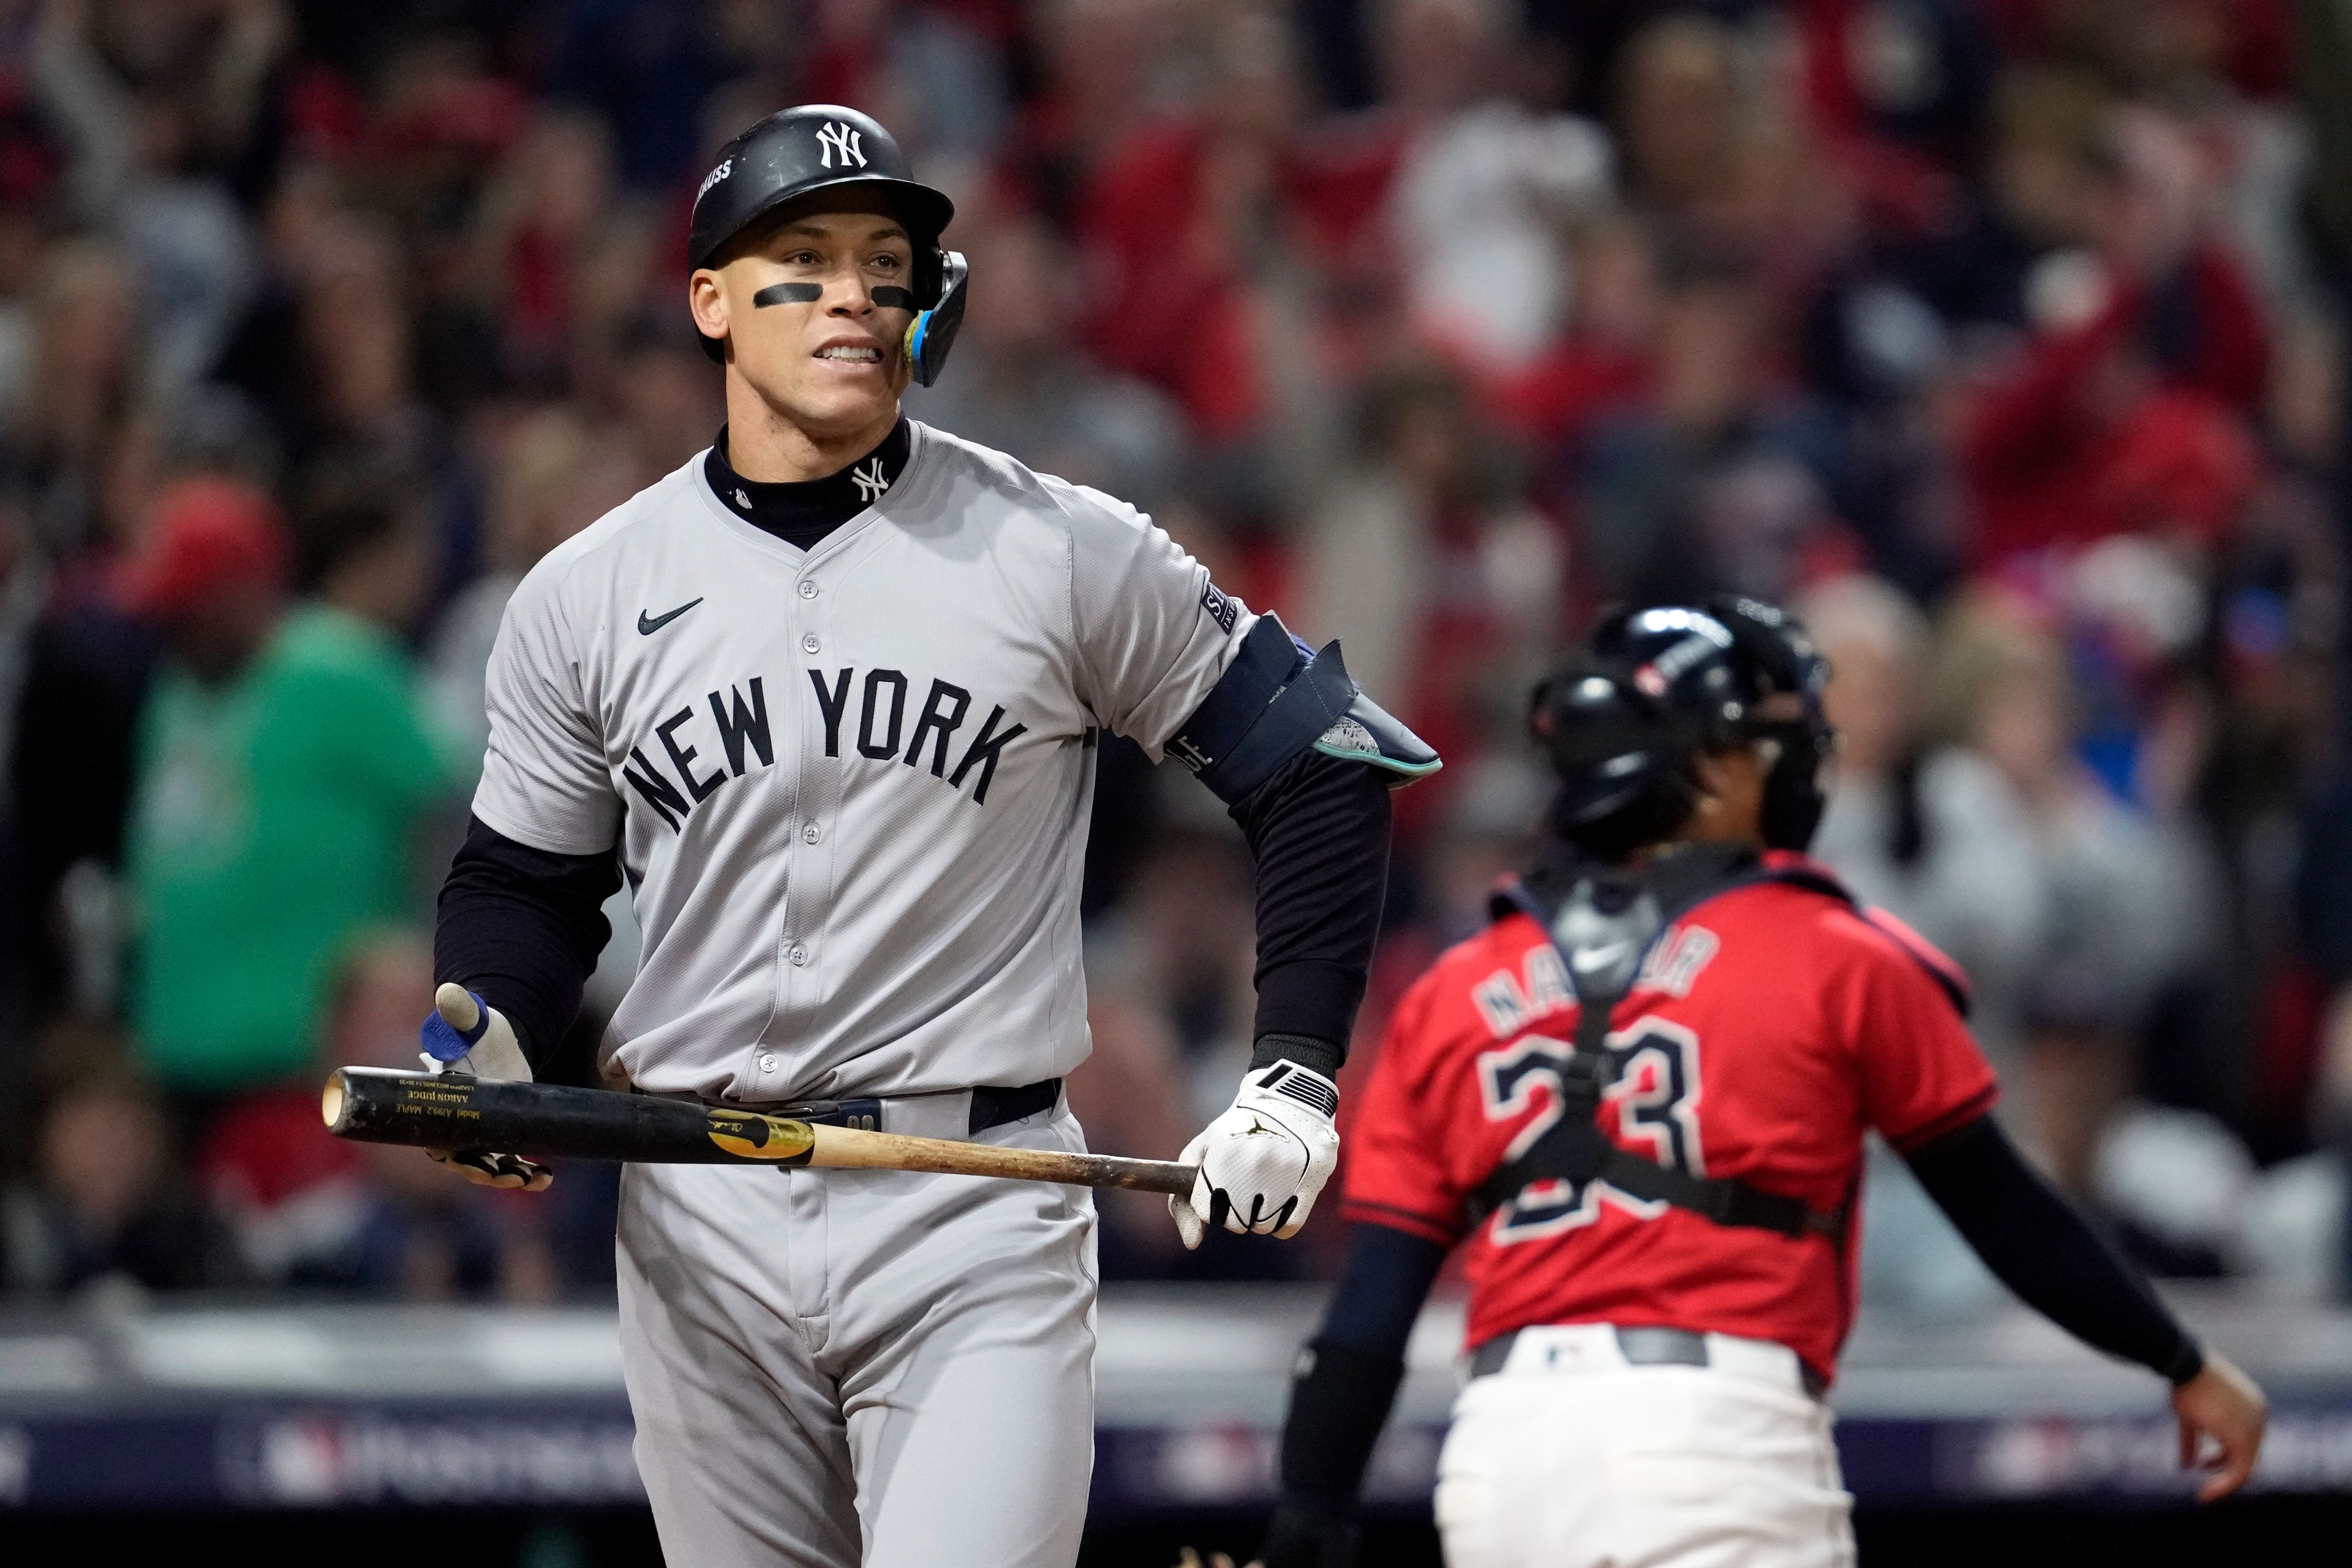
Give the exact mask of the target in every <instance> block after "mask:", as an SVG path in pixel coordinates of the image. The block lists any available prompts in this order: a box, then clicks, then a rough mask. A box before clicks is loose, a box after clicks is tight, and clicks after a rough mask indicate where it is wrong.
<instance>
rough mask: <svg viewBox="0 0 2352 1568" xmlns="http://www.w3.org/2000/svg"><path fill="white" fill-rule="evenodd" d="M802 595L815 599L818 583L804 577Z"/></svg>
mask: <svg viewBox="0 0 2352 1568" xmlns="http://www.w3.org/2000/svg"><path fill="white" fill-rule="evenodd" d="M801 597H802V598H803V599H814V598H815V597H816V584H815V583H814V581H812V580H811V579H809V578H806V577H803V578H802V579H801Z"/></svg>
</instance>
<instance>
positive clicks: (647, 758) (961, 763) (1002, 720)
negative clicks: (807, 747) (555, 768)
mask: <svg viewBox="0 0 2352 1568" xmlns="http://www.w3.org/2000/svg"><path fill="white" fill-rule="evenodd" d="M803 673H804V674H805V675H806V676H807V677H808V681H809V685H810V686H811V687H812V688H813V689H814V700H815V702H816V705H817V711H818V712H819V713H820V714H821V715H822V716H823V717H824V754H825V755H826V756H828V757H842V756H845V755H854V756H857V757H861V758H863V759H865V760H866V762H868V763H875V764H877V765H880V766H886V767H904V768H908V769H911V770H914V771H917V772H928V773H929V775H930V776H931V777H933V778H935V779H938V780H940V782H941V783H942V784H945V785H946V787H948V788H950V789H952V790H956V791H959V792H964V793H965V795H966V798H967V799H969V800H971V803H972V804H973V805H986V804H987V803H988V786H989V784H991V783H992V781H993V780H994V779H995V777H996V763H997V759H998V758H999V757H1000V756H1001V755H1002V754H1003V751H1004V748H1005V746H1006V745H1008V744H1009V743H1010V742H1012V741H1013V740H1014V739H1015V738H1016V737H1018V736H1021V735H1024V734H1026V733H1027V732H1028V729H1029V727H1028V726H1027V725H1026V724H1022V723H1018V722H1009V721H1007V717H1006V714H1005V710H1004V705H1003V703H1001V702H998V703H991V704H990V706H989V710H988V716H987V717H986V718H985V719H983V720H981V721H979V723H978V724H977V725H973V724H971V723H970V722H968V721H969V719H970V717H971V713H972V711H973V708H974V698H973V695H972V693H971V691H970V690H969V689H966V688H964V687H961V686H959V685H957V684H956V683H955V682H953V681H951V680H944V679H940V678H938V677H936V676H934V677H929V678H928V679H929V689H928V690H927V691H926V692H925V693H924V695H923V697H922V699H921V700H920V701H919V702H917V701H915V700H914V698H913V692H914V689H915V686H916V684H917V681H918V680H920V679H925V678H922V677H916V678H914V679H909V677H908V675H907V673H906V672H905V671H903V670H897V669H864V670H861V669H858V668H854V667H851V666H842V667H839V668H834V669H829V670H826V669H809V670H805V671H803ZM706 710H707V712H708V720H707V721H706V719H705V712H706ZM649 743H650V745H651V747H652V749H653V750H654V751H655V752H658V753H659V754H661V755H662V756H665V757H667V759H668V762H669V767H668V768H667V770H665V769H664V768H663V767H661V766H660V765H659V764H658V763H656V762H655V761H654V760H653V757H652V755H650V754H648V750H647V745H648V742H639V743H638V744H636V745H634V746H632V747H631V748H630V749H629V761H628V763H625V764H624V766H623V768H622V770H621V776H622V777H623V778H624V779H625V780H626V781H627V782H628V784H629V786H630V787H631V788H632V789H634V790H635V791H636V793H637V794H638V795H640V796H642V797H643V798H644V800H645V802H646V805H649V806H651V807H652V808H653V809H654V811H655V812H656V814H657V815H658V816H660V817H661V820H662V821H663V822H664V823H666V824H667V825H668V826H669V828H670V830H671V831H672V832H673V833H675V832H677V831H679V830H680V828H681V825H682V824H683V823H684V821H685V819H686V818H687V817H688V816H692V815H693V812H694V808H695V807H697V806H698V805H701V804H702V803H703V802H704V801H706V800H708V799H709V798H710V797H711V796H712V795H716V794H718V793H719V790H720V788H722V787H723V786H724V785H725V784H728V782H729V781H730V780H732V779H740V778H741V777H742V776H743V774H744V773H746V772H747V771H749V770H751V768H752V767H754V766H756V767H760V768H768V767H773V766H774V765H775V761H776V750H775V741H774V737H773V733H772V730H771V728H770V723H769V717H768V686H767V681H766V679H765V678H764V677H762V676H757V675H754V676H751V677H749V678H748V679H743V680H741V681H737V682H730V684H729V686H728V687H727V689H726V690H725V691H724V692H720V691H717V690H713V691H711V692H709V693H708V694H707V695H706V697H705V699H704V701H703V703H701V704H696V703H687V704H684V705H683V706H681V707H680V708H679V709H678V710H677V711H676V712H674V713H672V714H670V715H668V716H667V718H665V719H663V720H662V721H660V722H659V723H657V724H656V725H655V726H654V727H653V733H652V735H651V736H650V737H649Z"/></svg>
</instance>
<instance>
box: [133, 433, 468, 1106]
mask: <svg viewBox="0 0 2352 1568" xmlns="http://www.w3.org/2000/svg"><path fill="white" fill-rule="evenodd" d="M371 517H372V518H373V521H371ZM400 529H401V519H400V517H399V514H398V513H397V512H396V510H394V509H391V508H380V509H378V510H377V511H376V512H375V513H373V514H370V515H368V516H359V515H356V514H351V513H346V514H343V515H340V516H331V517H330V518H328V519H327V530H326V532H327V545H328V548H327V549H326V551H325V552H324V554H323V557H322V558H321V559H320V560H319V562H318V563H317V567H316V575H317V577H318V585H319V597H318V598H317V599H316V600H314V601H311V602H309V603H305V604H302V605H298V606H295V607H292V608H290V609H289V606H288V602H287V599H286V595H285V591H284V586H283V584H284V581H285V574H286V563H287V554H288V551H287V542H286V538H285V534H284V532H283V531H282V530H281V528H280V526H279V524H278V518H277V513H276V509H275V508H274V507H273V506H272V505H271V504H270V502H269V500H268V498H267V497H265V496H263V495H262V494H261V493H260V492H258V491H257V490H254V489H250V488H249V487H247V486H245V485H243V484H241V483H238V482H237V481H235V480H230V479H216V478H214V479H192V480H186V481H183V482H182V483H180V484H179V485H177V486H175V487H173V489H171V490H169V491H167V492H166V494H165V495H164V496H163V499H162V500H160V501H159V503H158V508H157V518H156V521H155V524H154V526H153V528H152V531H151V535H150V538H149V540H148V542H147V544H146V546H145V547H144V548H143V549H142V552H140V554H139V556H138V557H137V558H136V559H134V560H133V562H132V563H131V565H130V567H129V569H128V571H127V574H126V584H125V593H126V597H127V598H128V599H129V600H130V602H131V603H132V604H133V605H135V606H136V607H137V608H138V610H139V611H140V612H141V613H142V614H145V615H147V616H152V617H153V619H154V620H155V621H156V622H157V624H158V625H160V626H162V627H163V631H164V635H165V637H166V639H167V641H168V644H169V647H170V650H171V657H170V658H169V659H168V661H167V663H166V665H165V667H164V668H163V672H162V674H161V675H160V677H159V678H158V679H157V681H156V683H155V686H154V689H153V690H152V694H151V695H150V697H149V698H148V700H147V706H146V709H145V710H144V712H143V713H142V718H141V733H140V757H139V768H138V777H137V780H136V783H135V785H134V788H133V794H132V802H131V834H130V839H131V847H130V856H129V864H130V880H131V890H132V894H133V897H134V900H135V903H136V907H137V912H138V919H139V933H140V934H139V940H138V942H137V945H136V950H135V953H134V964H133V974H132V980H131V1015H132V1022H133V1023H134V1025H135V1026H136V1028H137V1032H138V1035H139V1038H140V1042H141V1046H142V1049H143V1051H144V1053H145V1055H146V1059H147V1062H148V1064H149V1066H150V1068H152V1071H153V1072H154V1073H155V1075H156V1077H157V1078H158V1079H160V1080H161V1081H162V1082H163V1085H164V1086H165V1087H166V1088H167V1089H171V1090H172V1091H173V1092H174V1093H175V1094H177V1095H179V1096H181V1097H190V1096H194V1097H208V1096H212V1095H218V1094H225V1093H229V1092H234V1091H236V1090H237V1089H244V1088H247V1087H250V1086H254V1085H257V1084H263V1083H268V1082H270V1081H272V1080H278V1079H285V1078H288V1077H289V1076H292V1075H295V1074H299V1073H302V1072H306V1071H308V1070H309V1069H310V1065H311V1064H310V1026H311V1023H312V1021H313V1020H314V1019H315V1018H316V1017H317V1016H318V1014H319V1007H320V1000H321V994H322V990H323V988H324V986H325V984H326V982H327V979H328V974H329V971H330V969H331V965H332V963H333V962H334V959H335V955H336V954H337V952H339V951H341V948H342V946H343V945H344V943H345V942H346V941H347V940H348V939H349V938H350V937H351V935H352V932H353V931H357V930H358V929H360V928H362V927H363V926H367V925H371V924H374V923H378V922H383V921H394V920H397V919H399V918H400V917H402V916H403V915H404V914H407V913H410V912H411V911H412V909H413V906H414V905H415V902H416V901H417V900H416V895H415V887H416V884H415V879H414V878H413V877H412V869H413V868H414V865H415V849H416V845H417V829H418V828H419V826H420V824H421V822H422V821H423V819H424V818H425V816H426V814H427V813H428V812H429V811H430V809H431V808H433V807H434V806H436V805H440V804H442V803H444V802H446V800H448V799H449V798H450V797H451V796H452V795H453V794H454V793H455V791H456V790H457V787H458V779H459V773H458V767H457V758H456V756H455V754H454V748H453V747H452V745H451V744H450V743H449V742H447V741H446V739H444V738H443V737H442V736H440V735H439V734H437V733H436V732H435V731H434V730H433V729H432V728H431V727H430V725H429V723H428V721H427V720H426V717H425V709H424V708H423V706H422V705H421V704H420V702H419V701H418V700H417V698H416V696H415V692H414V690H413V689H412V686H413V683H412V677H411V671H410V668H409V663H408V659H407V656H406V655H405V653H404V651H403V650H402V648H401V647H400V645H399V644H398V643H397V642H396V641H395V640H394V637H393V636H392V635H391V633H390V632H389V631H388V630H387V629H386V626H385V625H384V622H385V620H386V619H388V618H390V617H392V616H394V615H396V614H397V612H398V608H399V606H400V604H401V603H402V598H403V594H404V588H403V585H402V584H403V583H404V582H405V581H406V580H407V579H409V578H415V579H417V580H418V581H417V592H418V593H421V588H422V584H421V575H422V569H421V566H420V565H419V561H420V560H421V556H420V554H419V552H418V550H417V547H416V545H415V541H414V540H413V539H410V538H407V537H406V536H404V534H403V533H402V532H401V531H400ZM314 543H315V542H314ZM414 598H415V595H409V607H410V609H411V611H412V612H413V609H414Z"/></svg>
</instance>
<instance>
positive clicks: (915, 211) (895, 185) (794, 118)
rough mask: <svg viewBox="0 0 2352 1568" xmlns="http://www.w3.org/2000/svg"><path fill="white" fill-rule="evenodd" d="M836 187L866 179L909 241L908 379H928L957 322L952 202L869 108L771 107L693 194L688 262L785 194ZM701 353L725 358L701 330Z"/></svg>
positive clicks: (700, 261)
mask: <svg viewBox="0 0 2352 1568" xmlns="http://www.w3.org/2000/svg"><path fill="white" fill-rule="evenodd" d="M841 185H869V186H872V187H874V188H875V190H876V193H877V195H880V196H881V197H882V198H883V200H884V201H885V202H887V204H888V205H889V207H890V209H891V210H892V211H893V212H895V213H896V214H897V215H898V219H899V221H900V222H901V223H903V224H905V225H906V226H907V235H908V238H910V239H911V240H913V241H914V248H915V265H914V277H913V279H912V280H911V281H912V282H913V284H914V289H913V293H914V297H915V310H916V315H915V320H914V321H913V322H912V323H911V324H909V325H908V329H907V342H906V348H907V358H908V363H909V364H910V365H911V366H912V368H913V370H914V375H915V379H916V380H917V381H919V382H920V383H921V384H923V385H925V386H929V385H930V384H931V383H932V382H934V381H936V380H937V379H938V378H939V374H940V367H941V366H942V365H944V364H945V363H947V356H948V349H949V346H950V344H951V343H953V342H954V341H955V332H956V329H957V328H958V327H959V326H961V325H962V323H963V301H964V278H965V268H964V259H963V257H962V256H961V254H960V253H958V252H956V251H951V250H947V249H944V248H942V247H940V231H941V230H943V229H945V228H946V227H947V226H948V221H949V220H950V218H952V217H954V216H955V204H954V203H953V202H951V201H950V200H948V198H947V196H946V195H945V194H944V193H942V192H940V191H937V190H934V189H932V188H931V187H930V186H929V185H927V184H923V183H922V182H921V181H919V180H918V179H916V178H915V176H914V171H913V169H912V168H911V167H910V166H909V165H908V162H907V155H906V154H905V153H902V152H900V151H899V150H898V142H897V141H896V140H895V139H893V138H892V136H891V134H890V132H887V131H886V130H884V129H883V128H882V125H881V122H880V121H877V120H875V119H873V118H872V117H871V116H869V115H865V114H860V113H859V112H858V111H857V110H854V109H844V108H842V107H840V106H839V105H837V104H830V103H806V104H802V105H801V106H800V107H798V108H796V109H786V110H779V111H777V112H776V113H774V114H771V115H769V116H768V117H767V118H766V119H765V120H762V121H760V122H759V123H757V124H755V125H753V126H752V127H751V129H749V130H748V131H745V132H742V133H741V134H740V135H738V136H737V137H736V138H735V139H734V140H733V141H732V142H728V143H727V145H726V146H724V147H722V148H720V149H719V161H718V162H717V163H714V164H712V165H711V169H710V172H709V174H705V175H703V177H702V185H701V188H700V189H698V191H696V193H695V196H694V219H693V224H692V227H691V229H690V231H689V233H688V238H687V250H686V258H687V265H688V267H689V268H698V267H709V266H710V265H711V264H712V262H713V260H714V258H717V257H718V256H719V252H720V251H722V250H723V249H725V248H726V246H727V242H728V241H730V240H731V239H733V238H734V237H736V236H737V235H740V234H741V233H743V232H744V231H745V230H746V229H748V228H750V227H751V226H752V225H753V224H754V223H756V222H758V221H759V220H760V219H761V218H764V217H767V216H769V215H771V214H772V213H774V212H776V211H777V209H779V208H780V207H782V206H783V205H784V204H786V203H787V202H791V201H793V200H794V199H796V198H798V197H801V196H804V195H808V194H809V193H811V192H812V191H822V190H830V189H833V188H835V187H836V186H841ZM702 351H703V353H707V354H709V356H710V357H711V358H712V359H714V360H723V359H724V358H725V357H726V351H725V349H724V347H723V346H722V343H721V340H719V339H717V338H709V337H706V338H704V339H703V340H702Z"/></svg>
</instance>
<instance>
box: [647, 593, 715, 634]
mask: <svg viewBox="0 0 2352 1568" xmlns="http://www.w3.org/2000/svg"><path fill="white" fill-rule="evenodd" d="M700 603H702V601H701V600H699V599H688V601H687V602H686V603H685V604H683V605H679V606H678V607H677V609H675V610H672V611H671V612H670V613H669V614H668V615H666V616H648V615H646V613H645V612H644V611H643V610H639V611H638V612H637V635H638V636H639V637H651V636H653V635H654V634H655V633H656V632H657V631H659V630H661V629H662V627H664V626H667V625H669V624H670V622H672V621H674V620H676V619H677V618H678V616H682V615H684V614H686V612H687V611H688V610H690V609H692V608H694V606H695V605H698V604H700Z"/></svg>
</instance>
